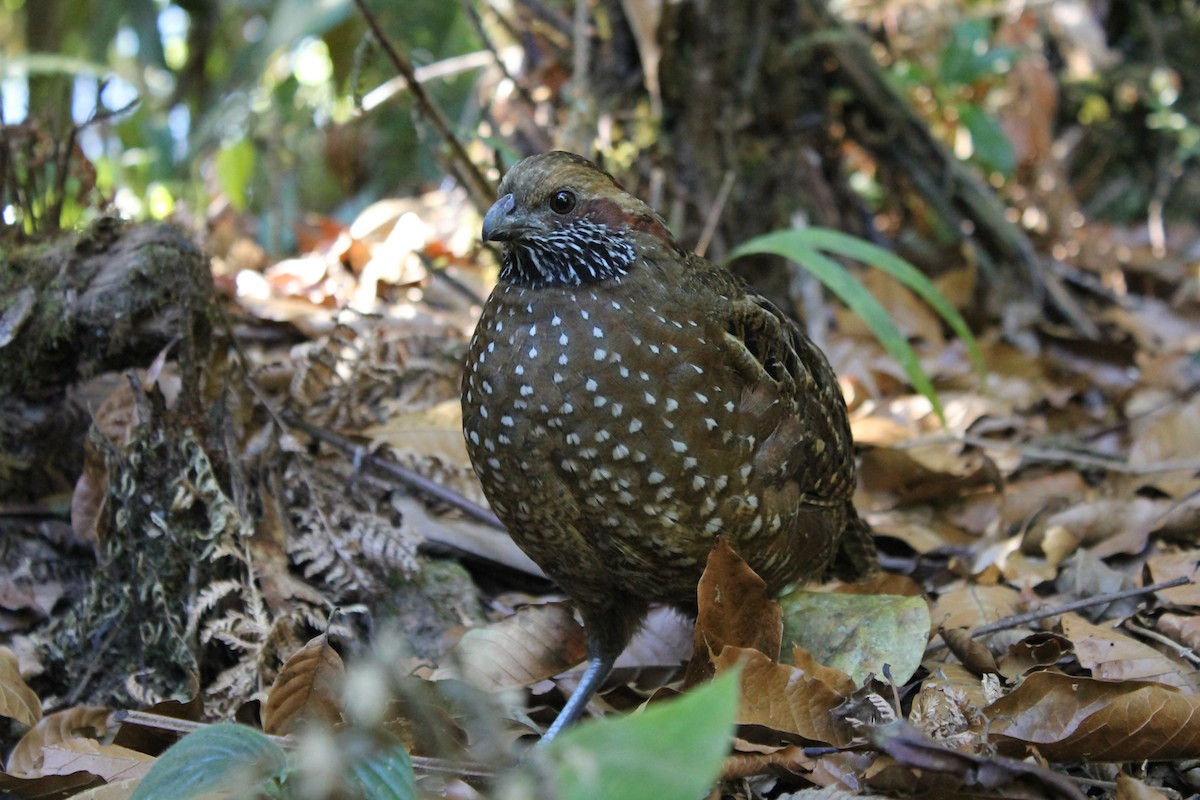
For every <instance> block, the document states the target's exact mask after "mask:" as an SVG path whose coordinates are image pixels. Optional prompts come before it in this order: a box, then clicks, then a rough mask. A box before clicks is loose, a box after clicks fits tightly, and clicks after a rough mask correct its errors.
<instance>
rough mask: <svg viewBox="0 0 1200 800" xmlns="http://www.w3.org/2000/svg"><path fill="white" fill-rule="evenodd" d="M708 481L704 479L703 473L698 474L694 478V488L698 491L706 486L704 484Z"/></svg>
mask: <svg viewBox="0 0 1200 800" xmlns="http://www.w3.org/2000/svg"><path fill="white" fill-rule="evenodd" d="M706 483H708V481H706V480H704V476H703V475H697V476H696V477H694V478H692V489H694V490H695V491H697V492H698V491H700V490H701V489H703V488H704V484H706Z"/></svg>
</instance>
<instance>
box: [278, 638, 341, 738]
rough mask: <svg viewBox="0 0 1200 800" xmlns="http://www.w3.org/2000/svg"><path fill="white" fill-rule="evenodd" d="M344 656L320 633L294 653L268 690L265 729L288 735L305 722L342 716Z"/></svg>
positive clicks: (334, 720) (336, 719)
mask: <svg viewBox="0 0 1200 800" xmlns="http://www.w3.org/2000/svg"><path fill="white" fill-rule="evenodd" d="M345 673H346V668H345V665H343V664H342V657H341V656H339V655H338V654H337V651H336V650H334V649H333V648H332V647H331V646H330V645H329V637H328V636H326V635H325V634H321V635H320V636H317V637H315V638H313V639H311V640H310V641H309V642H308V643H307V644H306V645H304V647H301V648H300V649H299V650H297V651H296V652H295V653H293V654H292V656H291V658H289V659H288V660H287V661H286V662H284V665H283V669H281V670H280V671H279V675H277V676H276V678H275V683H274V684H272V685H271V690H270V692H268V693H267V702H266V705H265V706H264V707H263V730H264V731H266V732H267V733H270V734H274V735H276V736H285V735H287V734H289V733H292V732H294V731H296V730H297V729H298V728H299V727H300V726H301V725H303V724H306V723H307V724H312V723H318V724H321V723H323V724H326V725H334V724H336V723H338V722H340V721H341V719H342V701H341V690H342V678H343V677H344V676H345Z"/></svg>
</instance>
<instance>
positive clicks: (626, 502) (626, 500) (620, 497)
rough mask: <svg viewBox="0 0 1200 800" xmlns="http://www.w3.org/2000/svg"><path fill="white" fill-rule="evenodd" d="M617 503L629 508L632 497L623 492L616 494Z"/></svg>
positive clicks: (631, 503)
mask: <svg viewBox="0 0 1200 800" xmlns="http://www.w3.org/2000/svg"><path fill="white" fill-rule="evenodd" d="M617 502H618V503H620V504H621V505H623V506H631V505H633V495H631V494H630V493H629V492H625V491H622V492H619V493H618V494H617Z"/></svg>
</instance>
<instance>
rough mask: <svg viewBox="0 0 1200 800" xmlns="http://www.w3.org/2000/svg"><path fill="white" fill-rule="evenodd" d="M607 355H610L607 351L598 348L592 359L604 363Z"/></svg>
mask: <svg viewBox="0 0 1200 800" xmlns="http://www.w3.org/2000/svg"><path fill="white" fill-rule="evenodd" d="M607 355H608V351H607V350H602V349H600V348H599V347H597V348H596V352H594V353H592V358H594V359H596V360H597V361H603V360H604V357H605V356H607Z"/></svg>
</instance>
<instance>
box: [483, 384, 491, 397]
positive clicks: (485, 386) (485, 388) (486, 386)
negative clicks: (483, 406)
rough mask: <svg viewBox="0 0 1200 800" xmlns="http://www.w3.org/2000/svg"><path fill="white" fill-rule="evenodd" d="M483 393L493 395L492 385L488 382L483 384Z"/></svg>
mask: <svg viewBox="0 0 1200 800" xmlns="http://www.w3.org/2000/svg"><path fill="white" fill-rule="evenodd" d="M483 391H484V392H485V393H487V394H491V393H492V384H491V383H490V382H488V381H484V382H483Z"/></svg>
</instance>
